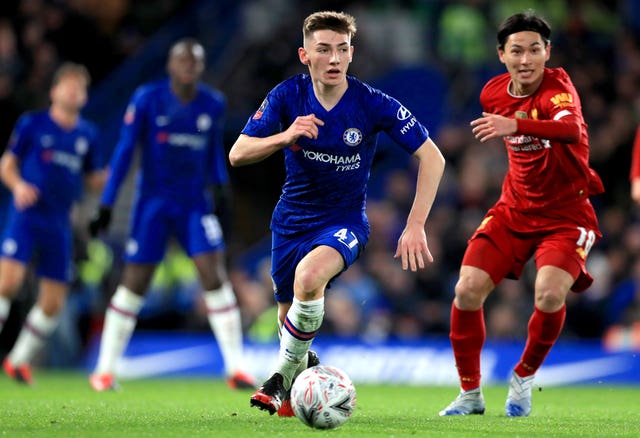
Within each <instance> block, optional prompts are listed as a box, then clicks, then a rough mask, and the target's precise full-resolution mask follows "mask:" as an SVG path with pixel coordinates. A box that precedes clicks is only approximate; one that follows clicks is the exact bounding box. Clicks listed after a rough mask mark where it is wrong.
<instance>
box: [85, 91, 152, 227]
mask: <svg viewBox="0 0 640 438" xmlns="http://www.w3.org/2000/svg"><path fill="white" fill-rule="evenodd" d="M144 95H145V94H144V89H139V90H138V92H136V94H135V95H134V97H133V98H132V99H131V102H130V103H129V105H128V106H127V110H126V111H125V115H124V121H123V123H122V128H121V130H120V139H119V140H118V144H117V145H116V148H115V150H114V152H113V156H112V157H111V162H110V163H109V168H108V175H107V181H106V184H105V185H104V191H103V192H102V196H101V197H100V206H99V207H98V210H97V211H96V212H95V213H94V215H93V218H92V219H91V221H90V222H89V234H90V235H91V236H92V237H96V236H97V235H98V234H99V233H100V232H102V231H106V230H107V228H109V225H110V224H111V209H112V208H113V205H114V204H115V202H116V198H117V196H118V190H119V189H120V186H121V185H122V182H123V181H124V179H125V177H126V176H127V173H128V172H129V167H130V166H131V161H132V160H133V153H134V151H135V147H136V144H137V143H138V141H139V140H140V135H141V133H142V130H143V126H142V123H143V121H144V116H143V114H142V110H143V108H144V106H143V104H142V101H143V99H142V96H144Z"/></svg>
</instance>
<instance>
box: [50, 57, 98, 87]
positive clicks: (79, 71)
mask: <svg viewBox="0 0 640 438" xmlns="http://www.w3.org/2000/svg"><path fill="white" fill-rule="evenodd" d="M66 76H78V77H81V78H82V79H84V81H85V82H86V85H87V87H89V85H90V84H91V75H90V74H89V70H88V69H87V67H85V66H84V65H82V64H77V63H75V62H65V63H63V64H62V65H61V66H60V67H58V68H57V69H56V71H55V73H54V74H53V79H52V80H51V86H52V87H55V86H56V85H58V82H60V81H61V80H62V78H64V77H66Z"/></svg>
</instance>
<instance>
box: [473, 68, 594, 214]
mask: <svg viewBox="0 0 640 438" xmlns="http://www.w3.org/2000/svg"><path fill="white" fill-rule="evenodd" d="M510 82H511V77H510V75H509V73H504V74H501V75H499V76H496V77H494V78H493V79H491V80H490V81H489V82H488V83H487V84H486V85H485V86H484V88H483V89H482V92H481V93H480V103H481V104H482V107H483V108H484V111H486V112H489V113H494V114H500V115H502V116H505V117H509V118H519V119H530V120H547V121H550V120H557V121H559V120H566V121H574V122H575V123H579V125H580V128H581V129H580V135H579V138H578V140H577V141H575V142H573V143H567V142H566V141H561V140H559V139H557V138H558V137H559V136H558V135H555V137H556V139H554V138H553V137H554V134H553V133H552V132H551V131H552V129H550V130H549V137H550V138H543V137H538V136H532V135H526V134H515V135H511V136H506V137H504V142H505V145H506V148H507V153H508V157H509V170H508V171H507V174H506V176H505V179H504V183H503V186H502V195H501V198H500V201H502V202H504V203H506V204H507V205H509V206H511V207H513V208H516V209H518V210H520V211H523V212H528V211H530V212H541V211H550V209H552V208H555V207H561V206H562V205H566V204H571V203H573V202H578V201H580V200H584V199H585V197H587V196H589V195H590V194H598V193H601V192H602V191H603V190H604V188H603V187H602V182H601V180H600V178H599V177H598V175H597V174H596V173H595V172H594V171H593V170H592V169H591V168H590V167H589V143H588V134H587V125H586V123H585V121H584V118H583V117H582V108H581V104H580V98H579V96H578V93H577V92H576V89H575V87H574V86H573V83H572V82H571V79H570V78H569V75H567V73H566V72H565V71H564V69H562V68H545V71H544V77H543V80H542V83H541V84H540V87H538V89H537V90H536V91H535V92H534V93H533V94H531V95H528V96H515V95H513V94H511V93H510V92H509V85H510Z"/></svg>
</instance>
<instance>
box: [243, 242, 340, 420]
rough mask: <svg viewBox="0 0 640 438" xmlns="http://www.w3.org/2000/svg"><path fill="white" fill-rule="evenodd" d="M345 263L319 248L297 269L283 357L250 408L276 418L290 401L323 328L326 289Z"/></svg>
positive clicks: (284, 331) (283, 338) (333, 252)
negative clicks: (297, 377) (300, 370)
mask: <svg viewBox="0 0 640 438" xmlns="http://www.w3.org/2000/svg"><path fill="white" fill-rule="evenodd" d="M343 266H344V260H343V259H342V256H341V255H340V253H338V252H337V251H336V250H335V249H333V248H331V247H328V246H318V247H316V248H314V249H313V250H312V251H311V252H310V253H309V254H307V256H305V257H304V258H303V259H302V260H301V261H300V263H299V264H298V265H297V267H296V269H295V281H294V298H293V301H292V303H291V306H290V307H289V310H288V311H287V314H286V316H285V318H284V324H283V329H282V336H281V339H280V353H279V355H278V362H277V365H276V369H275V372H274V373H273V375H272V376H271V377H270V378H269V379H268V380H267V381H266V382H265V383H264V384H263V385H262V387H261V388H260V389H259V390H258V391H256V393H254V395H253V396H252V398H251V404H252V405H253V406H257V407H259V408H260V409H264V410H268V411H269V413H271V414H274V413H275V412H277V411H278V410H279V409H280V408H281V407H282V403H283V402H284V400H285V399H286V398H287V392H288V391H289V390H290V388H291V382H292V380H293V377H294V374H295V372H296V371H297V369H298V367H299V366H300V363H301V362H302V361H303V360H304V359H305V357H308V352H309V347H310V345H311V342H312V341H313V339H314V338H315V335H316V333H317V332H318V329H319V328H320V326H321V325H322V319H323V316H324V289H325V287H326V285H327V284H328V283H329V281H330V280H331V279H332V278H333V277H334V276H336V275H337V274H338V273H339V272H341V271H342V268H343Z"/></svg>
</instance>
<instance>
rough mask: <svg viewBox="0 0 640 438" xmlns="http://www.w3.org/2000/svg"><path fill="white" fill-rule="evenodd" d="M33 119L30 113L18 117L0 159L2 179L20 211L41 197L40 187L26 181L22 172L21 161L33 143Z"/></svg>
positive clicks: (0, 176) (0, 175)
mask: <svg viewBox="0 0 640 438" xmlns="http://www.w3.org/2000/svg"><path fill="white" fill-rule="evenodd" d="M32 120H33V119H32V117H31V115H30V114H26V115H24V116H22V117H20V118H19V119H18V121H17V122H16V126H15V127H14V129H13V132H12V133H11V138H10V139H9V145H8V146H7V149H6V150H5V152H4V153H3V154H2V158H1V159H0V179H1V180H2V182H3V183H4V185H6V186H7V188H8V189H9V190H10V191H11V193H12V194H13V202H14V204H15V206H16V208H17V209H18V210H20V211H21V210H24V209H26V208H28V207H30V206H32V205H34V204H35V203H36V202H38V199H39V197H40V191H39V190H38V187H37V186H35V185H34V184H31V183H29V182H28V181H26V180H25V179H24V178H23V177H22V173H21V172H20V161H21V160H22V159H23V158H24V157H25V156H26V155H27V153H28V151H29V150H30V149H31V147H32V144H33V143H32V140H31V132H32V127H31V125H32V123H33V122H32Z"/></svg>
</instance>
